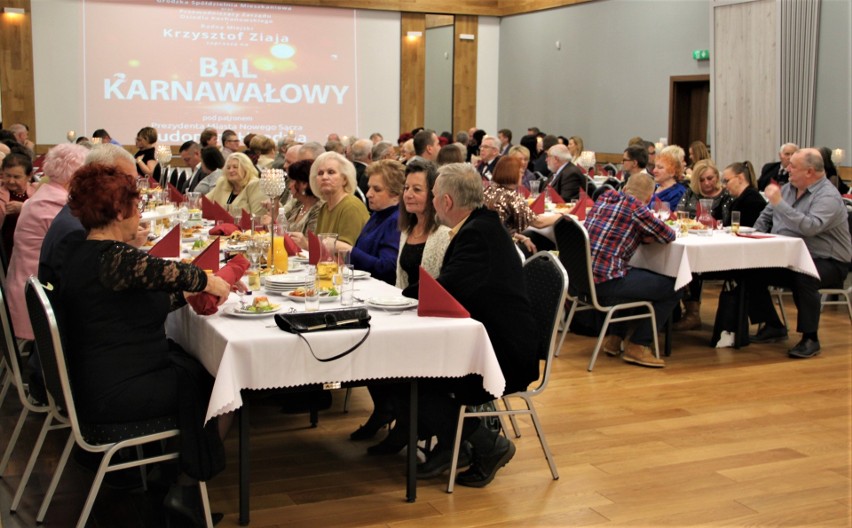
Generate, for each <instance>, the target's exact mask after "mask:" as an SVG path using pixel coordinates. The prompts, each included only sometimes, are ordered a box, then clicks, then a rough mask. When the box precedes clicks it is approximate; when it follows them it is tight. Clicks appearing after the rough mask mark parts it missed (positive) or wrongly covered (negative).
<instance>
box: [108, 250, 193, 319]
mask: <svg viewBox="0 0 852 528" xmlns="http://www.w3.org/2000/svg"><path fill="white" fill-rule="evenodd" d="M100 266H101V267H100V270H99V272H100V280H101V284H103V285H104V286H106V287H107V288H108V289H110V290H112V291H122V290H131V289H140V290H161V291H166V292H168V293H169V299H170V304H171V309H176V308H180V307H181V306H183V305H185V304H186V299H185V298H184V296H183V292H184V291H191V292H198V291H202V290H204V288H206V287H207V274H206V273H204V271H203V270H201V269H200V268H198V267H197V266H194V265H192V264H184V263H182V262H174V261H171V260H166V259H161V258H157V257H151V256H149V255H148V254H147V253H145V252H143V251H139V250H138V249H136V248H134V247H132V246H129V245H127V244H124V243H121V242H113V243H112V244H110V245H108V247H106V248H105V250H104V251H103V253H102V254H101V258H100Z"/></svg>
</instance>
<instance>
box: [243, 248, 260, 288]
mask: <svg viewBox="0 0 852 528" xmlns="http://www.w3.org/2000/svg"><path fill="white" fill-rule="evenodd" d="M262 250H263V247H262V244H261V243H260V242H259V241H257V240H254V239H252V240H249V241H248V243H247V244H246V256H247V257H248V258H249V262H251V269H250V270H249V276H248V287H249V289H250V290H251V291H258V290H260V270H259V269H258V262H259V261H260V254H261V251H262Z"/></svg>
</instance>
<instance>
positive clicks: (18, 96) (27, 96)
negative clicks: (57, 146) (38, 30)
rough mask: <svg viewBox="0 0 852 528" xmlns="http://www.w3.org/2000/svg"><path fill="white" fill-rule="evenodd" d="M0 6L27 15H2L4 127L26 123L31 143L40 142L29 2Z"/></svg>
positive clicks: (5, 1) (0, 0)
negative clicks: (36, 121)
mask: <svg viewBox="0 0 852 528" xmlns="http://www.w3.org/2000/svg"><path fill="white" fill-rule="evenodd" d="M0 7H15V8H21V9H24V10H26V14H24V15H18V14H9V13H0V105H2V107H3V111H2V113H3V115H2V121H3V126H5V127H7V128H8V127H9V126H10V125H12V124H14V123H25V124H26V125H27V126H29V127H30V141H33V142H37V141H38V139H37V135H36V129H35V86H34V81H33V45H32V43H33V30H32V19H31V18H30V16H31V11H30V0H0Z"/></svg>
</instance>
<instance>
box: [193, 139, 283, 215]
mask: <svg viewBox="0 0 852 528" xmlns="http://www.w3.org/2000/svg"><path fill="white" fill-rule="evenodd" d="M222 172H223V174H222V176H221V177H220V178H219V181H218V182H216V187H214V188H213V190H212V191H210V192H209V193H207V198H209V199H210V200H212V201H214V202H216V203H217V204H219V205H221V206H222V207H224V208H225V209H229V208H230V207H236V206H239V207H241V208H242V209H243V210H244V211H248V212H249V213H250V214H252V215H256V214H263V213H265V212H266V208H265V207H264V205H263V203H264V202H265V201H267V200H268V199H267V197H266V195H265V194H263V191H262V190H261V188H260V179H259V178H258V177H257V169H256V168H255V166H254V164H253V163H252V162H251V160H250V159H249V157H248V156H246V155H245V154H243V153H241V152H235V153H233V154H231V155H230V156H228V159H227V161H225V168H224V169H223V171H222ZM229 210H230V209H229Z"/></svg>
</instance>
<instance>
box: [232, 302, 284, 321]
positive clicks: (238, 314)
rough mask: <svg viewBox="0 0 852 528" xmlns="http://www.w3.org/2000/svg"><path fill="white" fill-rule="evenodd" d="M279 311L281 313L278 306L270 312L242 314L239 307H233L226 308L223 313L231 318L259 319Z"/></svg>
mask: <svg viewBox="0 0 852 528" xmlns="http://www.w3.org/2000/svg"><path fill="white" fill-rule="evenodd" d="M279 311H281V305H279V306H278V307H277V308H276V309H274V310H270V311H268V312H260V313H256V312H244V311H242V310H240V306H239V305H234V306H228V307H226V308H225V310H224V313H225V315H230V316H231V317H245V318H247V319H257V318H260V317H268V316H270V315H274V314H276V313H278V312H279Z"/></svg>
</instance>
